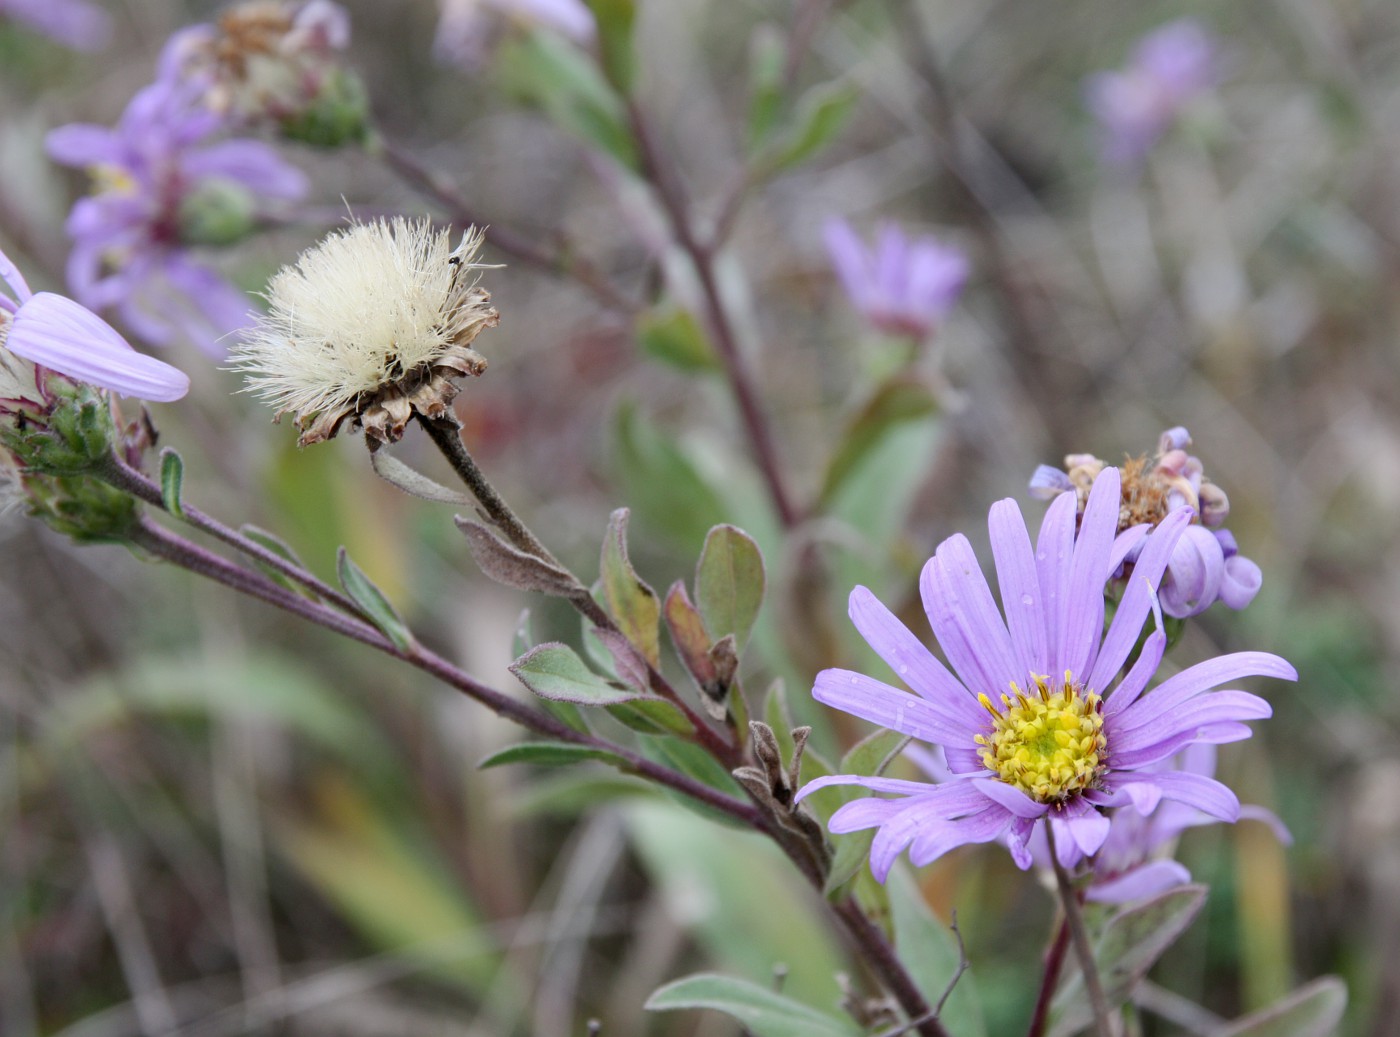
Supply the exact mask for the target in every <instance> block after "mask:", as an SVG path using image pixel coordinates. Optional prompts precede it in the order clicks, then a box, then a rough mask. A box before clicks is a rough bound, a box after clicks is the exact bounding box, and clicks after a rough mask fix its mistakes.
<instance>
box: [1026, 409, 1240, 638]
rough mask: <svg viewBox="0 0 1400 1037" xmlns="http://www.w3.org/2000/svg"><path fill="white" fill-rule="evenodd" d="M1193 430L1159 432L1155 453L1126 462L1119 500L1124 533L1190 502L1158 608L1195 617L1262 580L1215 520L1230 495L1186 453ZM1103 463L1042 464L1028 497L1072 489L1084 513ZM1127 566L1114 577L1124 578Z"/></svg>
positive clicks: (1131, 558)
mask: <svg viewBox="0 0 1400 1037" xmlns="http://www.w3.org/2000/svg"><path fill="white" fill-rule="evenodd" d="M1190 445H1191V434H1190V433H1189V432H1187V431H1186V429H1184V428H1182V427H1181V426H1177V427H1175V428H1170V429H1167V431H1165V432H1163V433H1162V435H1161V438H1160V440H1159V441H1158V444H1157V457H1156V459H1155V460H1154V461H1152V462H1151V463H1150V464H1149V463H1148V461H1147V459H1146V458H1145V457H1143V458H1139V459H1137V460H1134V461H1129V462H1128V463H1127V464H1125V465H1124V466H1123V473H1122V475H1123V478H1122V491H1123V503H1122V509H1121V512H1120V514H1119V519H1118V532H1119V534H1120V536H1121V537H1128V536H1132V535H1135V530H1136V529H1137V528H1138V527H1143V526H1155V525H1157V524H1158V523H1160V522H1161V521H1162V520H1163V519H1164V518H1165V517H1166V516H1167V515H1168V514H1169V513H1170V512H1171V511H1172V510H1174V509H1176V508H1180V507H1183V506H1185V507H1189V508H1190V509H1191V510H1192V512H1193V514H1194V518H1193V520H1192V521H1193V524H1192V525H1191V526H1189V527H1187V529H1186V530H1185V531H1184V532H1183V533H1182V535H1181V538H1180V539H1179V540H1178V541H1177V545H1176V550H1175V551H1174V552H1173V553H1172V557H1171V560H1170V561H1169V562H1168V563H1167V574H1166V577H1165V578H1164V579H1163V580H1162V589H1161V604H1162V611H1163V612H1165V613H1166V614H1167V615H1169V616H1173V617H1175V618H1177V619H1184V618H1186V617H1188V616H1195V615H1198V614H1200V613H1202V612H1204V611H1205V610H1206V609H1208V608H1210V606H1211V605H1213V604H1215V603H1216V602H1217V601H1223V602H1224V603H1225V604H1226V605H1227V606H1229V607H1230V608H1232V609H1242V608H1244V607H1245V606H1246V605H1248V604H1249V603H1250V602H1251V601H1253V600H1254V596H1255V595H1256V594H1258V593H1259V588H1260V587H1261V586H1262V585H1263V582H1264V577H1263V573H1261V572H1260V570H1259V566H1257V565H1256V564H1255V563H1254V562H1252V561H1250V560H1249V559H1248V558H1246V557H1244V555H1242V554H1240V553H1239V546H1238V545H1237V544H1236V543H1235V538H1234V536H1233V535H1232V534H1231V533H1230V531H1229V530H1227V529H1219V528H1208V527H1219V526H1221V525H1222V524H1223V523H1224V522H1225V520H1226V519H1227V518H1228V517H1229V515H1230V499H1229V497H1227V496H1226V495H1225V491H1224V490H1222V489H1221V488H1220V487H1219V486H1217V485H1216V484H1215V483H1213V482H1211V481H1210V479H1208V478H1207V477H1206V475H1205V469H1204V466H1203V465H1202V464H1201V459H1200V458H1198V457H1195V456H1193V455H1191V454H1188V453H1187V452H1186V448H1187V447H1188V446H1190ZM1105 470H1106V466H1105V463H1104V462H1103V461H1101V460H1100V459H1099V458H1097V457H1095V456H1094V455H1093V454H1070V455H1069V456H1068V457H1066V458H1065V470H1061V469H1059V468H1052V467H1051V466H1049V465H1040V466H1039V467H1038V468H1036V470H1035V473H1034V474H1033V475H1032V476H1031V480H1030V492H1031V496H1032V497H1036V498H1038V499H1040V500H1050V499H1052V498H1054V497H1057V496H1059V495H1060V494H1062V493H1068V494H1072V495H1073V496H1074V497H1075V499H1076V500H1077V501H1078V508H1079V510H1080V512H1083V510H1084V507H1085V504H1086V503H1087V501H1088V495H1089V489H1090V487H1091V486H1092V485H1093V484H1094V481H1095V480H1096V479H1097V478H1098V476H1099V475H1100V473H1102V472H1103V471H1105ZM1139 550H1141V547H1140V545H1139V546H1134V547H1131V548H1129V549H1128V550H1126V551H1125V553H1124V554H1123V561H1124V562H1125V563H1126V565H1127V566H1132V565H1133V564H1134V563H1135V562H1136V561H1137V555H1138V551H1139ZM1129 571H1130V570H1128V569H1125V570H1124V571H1123V572H1121V573H1117V574H1115V575H1116V576H1123V577H1126V576H1127V574H1128V572H1129Z"/></svg>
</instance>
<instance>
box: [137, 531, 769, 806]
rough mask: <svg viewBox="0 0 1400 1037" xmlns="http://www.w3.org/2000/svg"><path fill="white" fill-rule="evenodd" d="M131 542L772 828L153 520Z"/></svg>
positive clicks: (502, 712) (534, 726)
mask: <svg viewBox="0 0 1400 1037" xmlns="http://www.w3.org/2000/svg"><path fill="white" fill-rule="evenodd" d="M132 540H133V542H134V543H135V544H136V545H137V546H139V547H142V548H144V549H145V550H147V551H149V552H150V553H151V554H152V555H155V556H156V557H158V558H162V559H164V560H165V561H168V562H171V563H173V564H175V565H178V566H180V567H181V568H183V569H188V570H189V571H190V572H193V573H195V574H196V575H198V576H203V577H205V578H206V579H210V580H213V581H215V582H216V583H221V584H223V585H224V586H226V587H229V588H231V589H233V590H236V591H239V592H240V593H242V594H247V595H249V596H250V597H254V598H257V599H258V600H260V601H263V602H266V603H267V604H269V605H273V606H275V607H277V608H280V609H283V610H284V611H286V612H290V613H292V614H293V615H296V616H299V617H301V618H302V619H305V620H308V621H309V622H312V623H315V624H316V625H317V626H321V627H324V628H326V629H327V630H331V631H333V632H335V633H337V634H340V635H342V636H344V637H348V638H350V639H352V640H355V641H359V642H360V643H361V644H366V645H369V646H370V647H371V648H375V649H377V650H379V651H380V652H383V653H384V654H385V655H389V656H392V657H394V658H395V659H398V660H400V661H401V662H405V663H408V664H409V665H411V666H414V667H416V668H418V669H420V670H422V671H423V672H424V673H427V674H429V675H431V676H433V677H436V678H437V679H438V680H440V681H442V682H443V683H444V684H446V685H448V686H449V687H452V688H455V689H456V690H457V691H460V692H461V693H462V694H464V695H466V696H467V697H468V698H471V699H474V700H475V701H477V702H479V703H481V704H482V705H484V706H485V707H486V708H487V709H490V710H491V711H492V712H493V713H496V714H497V715H499V716H502V717H505V718H506V719H508V720H511V721H513V722H515V723H517V724H519V725H520V726H521V727H524V728H525V729H526V730H528V731H532V732H534V733H535V734H537V735H542V736H544V737H546V738H552V739H555V740H557V741H561V742H569V743H572V744H574V745H582V746H586V747H588V748H590V749H596V750H598V751H599V752H604V753H607V754H608V755H609V756H612V757H614V758H616V759H618V760H620V761H622V764H623V768H624V769H625V770H628V771H631V772H632V773H635V774H637V775H639V776H641V777H644V778H648V779H650V780H652V781H655V782H657V783H658V784H661V785H665V786H667V787H669V788H672V789H675V790H676V791H677V792H681V793H683V794H685V795H687V796H689V797H691V798H692V799H695V800H697V801H698V802H701V803H704V804H706V805H707V806H710V807H713V808H714V809H716V810H719V811H721V812H723V813H725V814H728V815H729V816H731V817H733V818H734V819H735V820H737V821H740V822H742V823H743V824H745V825H748V826H749V827H751V828H756V829H760V830H762V829H764V828H765V827H766V823H767V822H766V819H765V818H764V817H763V815H762V814H761V813H760V812H759V810H758V808H757V807H755V806H754V805H753V804H751V803H744V802H741V801H740V800H737V799H734V798H733V797H732V796H727V795H725V794H724V793H722V792H718V791H716V790H715V789H712V788H710V787H709V786H708V785H703V784H701V783H700V782H698V781H695V780H694V779H692V778H689V777H687V776H686V775H684V774H679V773H677V772H675V771H672V770H670V769H669V768H667V767H663V766H661V765H660V764H657V763H653V762H652V761H651V760H648V759H647V758H646V757H644V756H641V755H640V754H638V753H636V752H633V751H632V750H631V749H628V748H626V747H624V746H619V745H614V744H613V743H611V742H608V741H606V740H604V739H601V738H598V737H596V736H594V735H590V734H586V733H584V732H582V731H578V730H575V729H574V728H572V727H570V726H568V725H567V724H565V723H564V722H563V721H560V720H556V719H555V718H554V717H552V716H550V715H549V714H548V713H544V712H541V711H540V710H537V709H532V708H530V707H529V706H526V705H524V704H522V703H520V702H518V701H516V700H515V699H513V698H511V697H510V696H509V695H506V694H505V693H504V692H500V691H497V690H496V689H494V688H492V687H490V686H488V685H486V684H483V683H481V682H480V681H478V680H476V679H475V678H474V677H472V676H470V675H469V674H467V673H464V672H463V671H462V670H460V669H458V668H457V667H456V666H454V665H453V664H451V663H450V662H448V661H447V660H446V659H443V658H442V657H441V656H440V655H438V654H436V653H435V652H433V651H431V650H430V649H428V648H425V647H423V646H422V645H419V644H416V643H415V644H413V645H411V646H409V647H408V648H399V647H398V646H397V645H395V644H394V643H393V642H392V641H390V640H389V639H388V638H387V637H385V636H384V635H383V634H381V633H380V632H379V631H378V630H377V629H376V628H374V627H372V626H370V625H368V624H366V623H363V622H361V621H359V620H358V619H353V618H350V617H347V616H342V615H340V614H339V613H338V612H336V611H335V610H333V609H331V608H330V607H328V606H326V605H324V604H320V603H318V602H314V601H311V600H309V599H307V598H304V597H302V596H301V595H298V594H294V593H292V592H291V591H288V590H286V589H285V588H283V587H281V586H279V585H277V584H276V583H274V582H272V581H271V580H269V579H267V578H266V577H264V576H262V575H261V574H260V573H256V572H251V571H249V570H247V569H243V568H241V567H240V566H237V565H235V564H233V563H232V562H230V561H228V559H226V558H222V557H220V556H219V555H216V554H213V553H212V552H210V551H206V550H205V549H204V548H202V547H200V546H199V545H197V544H194V543H192V542H190V541H188V540H185V539H184V538H183V537H181V536H179V535H178V534H175V533H172V532H171V531H170V530H168V529H165V528H164V527H163V526H160V525H157V524H156V523H154V522H151V521H150V520H149V519H144V518H143V519H142V520H141V522H140V524H139V525H138V526H137V528H136V530H135V531H134V533H133V535H132Z"/></svg>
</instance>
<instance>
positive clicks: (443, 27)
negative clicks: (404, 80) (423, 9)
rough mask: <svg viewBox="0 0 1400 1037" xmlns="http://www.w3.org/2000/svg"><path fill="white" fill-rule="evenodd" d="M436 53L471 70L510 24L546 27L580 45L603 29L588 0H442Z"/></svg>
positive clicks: (526, 27) (483, 57)
mask: <svg viewBox="0 0 1400 1037" xmlns="http://www.w3.org/2000/svg"><path fill="white" fill-rule="evenodd" d="M441 7H442V16H441V17H440V18H439V20H438V28H437V37H436V38H435V39H434V40H433V54H434V55H435V56H436V57H437V59H438V60H439V61H441V62H442V63H443V64H446V65H454V66H456V67H458V68H462V69H465V70H467V71H472V70H474V69H477V68H479V67H480V66H481V65H482V63H483V62H484V61H485V60H486V55H487V54H489V53H490V52H491V50H492V49H493V48H494V47H495V45H496V43H497V41H498V40H499V39H500V37H501V36H502V35H503V34H504V33H505V32H507V31H508V30H510V29H512V28H514V29H516V30H521V29H526V30H528V29H532V28H535V27H537V26H538V27H543V28H548V29H553V30H554V31H555V32H557V33H559V34H561V35H563V36H565V37H567V38H568V39H570V40H573V41H574V42H575V43H577V44H579V45H581V46H587V45H589V44H591V43H592V42H593V38H594V37H595V36H596V35H597V33H598V26H597V23H596V22H595V21H594V19H593V12H592V11H591V10H589V9H588V5H587V4H586V3H584V2H583V0H442V5H441Z"/></svg>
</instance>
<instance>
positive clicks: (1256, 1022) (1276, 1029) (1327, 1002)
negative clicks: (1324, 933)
mask: <svg viewBox="0 0 1400 1037" xmlns="http://www.w3.org/2000/svg"><path fill="white" fill-rule="evenodd" d="M1346 1006H1347V987H1346V984H1345V983H1344V982H1342V980H1341V979H1339V978H1338V977H1336V976H1322V977H1320V978H1318V979H1315V980H1313V981H1312V982H1311V983H1305V984H1304V985H1303V986H1301V987H1299V988H1298V989H1297V990H1295V991H1293V992H1292V993H1290V994H1287V995H1285V996H1284V997H1282V998H1280V999H1279V1000H1278V1001H1275V1002H1274V1003H1273V1004H1271V1005H1269V1006H1268V1007H1267V1008H1261V1009H1260V1010H1259V1011H1257V1012H1251V1013H1250V1014H1249V1015H1247V1016H1244V1017H1242V1018H1240V1019H1236V1020H1235V1021H1234V1022H1232V1023H1229V1024H1227V1025H1226V1026H1224V1027H1223V1028H1222V1029H1219V1030H1216V1031H1215V1032H1214V1037H1330V1035H1331V1034H1333V1033H1336V1031H1337V1026H1338V1024H1340V1023H1341V1021H1342V1014H1343V1013H1344V1012H1345V1011H1346Z"/></svg>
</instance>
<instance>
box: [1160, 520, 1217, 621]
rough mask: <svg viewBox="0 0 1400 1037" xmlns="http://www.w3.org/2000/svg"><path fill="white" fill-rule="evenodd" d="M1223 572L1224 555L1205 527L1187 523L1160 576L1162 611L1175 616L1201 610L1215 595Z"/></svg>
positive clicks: (1182, 615) (1209, 603) (1197, 612)
mask: <svg viewBox="0 0 1400 1037" xmlns="http://www.w3.org/2000/svg"><path fill="white" fill-rule="evenodd" d="M1224 575H1225V554H1224V552H1223V551H1222V550H1221V549H1220V541H1218V540H1216V539H1215V537H1214V536H1213V535H1212V534H1211V532H1210V531H1209V530H1207V529H1202V528H1201V527H1200V526H1195V525H1192V526H1187V527H1186V529H1185V531H1183V532H1182V534H1181V539H1180V540H1178V541H1177V542H1176V547H1175V549H1174V550H1173V551H1172V557H1171V560H1170V561H1169V562H1168V563H1167V574H1166V576H1164V577H1163V578H1162V586H1161V588H1160V592H1159V593H1160V598H1161V602H1162V611H1163V612H1165V613H1166V614H1167V615H1169V616H1174V617H1176V618H1177V619H1184V618H1186V617H1187V616H1194V615H1198V614H1199V613H1201V612H1204V611H1205V610H1206V609H1208V608H1210V606H1211V605H1213V604H1214V603H1215V599H1216V598H1217V597H1218V596H1219V594H1220V584H1221V581H1222V579H1223V578H1224Z"/></svg>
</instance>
